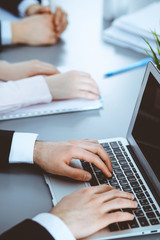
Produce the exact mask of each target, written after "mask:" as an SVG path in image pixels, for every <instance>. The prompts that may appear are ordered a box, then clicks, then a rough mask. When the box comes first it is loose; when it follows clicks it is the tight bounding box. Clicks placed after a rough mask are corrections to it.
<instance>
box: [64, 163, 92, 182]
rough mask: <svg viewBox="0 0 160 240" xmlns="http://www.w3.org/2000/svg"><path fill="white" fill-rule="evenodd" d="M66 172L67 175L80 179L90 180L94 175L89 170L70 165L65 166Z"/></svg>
mask: <svg viewBox="0 0 160 240" xmlns="http://www.w3.org/2000/svg"><path fill="white" fill-rule="evenodd" d="M64 174H65V176H66V177H69V178H72V179H75V180H80V181H89V180H90V179H91V178H92V175H91V174H90V173H89V172H87V171H85V170H82V169H77V168H73V167H71V166H68V165H66V166H65V172H64Z"/></svg>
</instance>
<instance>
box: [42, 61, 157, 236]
mask: <svg viewBox="0 0 160 240" xmlns="http://www.w3.org/2000/svg"><path fill="white" fill-rule="evenodd" d="M99 142H100V144H102V146H103V147H104V149H105V150H106V152H107V153H108V155H109V156H110V158H111V161H112V166H113V169H114V172H113V177H112V178H111V179H108V178H107V177H106V176H105V175H104V174H103V173H102V172H101V171H100V170H99V169H98V168H97V167H96V166H94V165H92V164H90V163H88V162H84V161H80V160H73V161H72V164H73V165H74V166H75V167H79V168H84V169H85V170H87V171H89V172H91V174H92V176H93V177H92V180H91V181H90V183H89V182H86V183H84V182H78V181H77V182H76V181H74V180H70V179H68V178H62V177H56V176H53V175H45V179H46V182H47V184H48V186H49V189H50V192H51V195H52V198H53V204H54V205H55V204H57V203H58V202H59V201H60V200H61V199H62V198H63V197H64V196H65V195H68V194H70V193H72V192H74V191H76V190H78V189H81V188H84V187H88V186H96V185H100V184H108V185H111V186H113V187H115V188H117V189H120V190H123V191H127V192H132V193H133V194H134V195H135V196H136V197H135V198H136V200H137V202H138V208H137V209H136V210H133V211H132V210H131V209H121V211H129V212H132V213H134V215H135V218H134V220H133V221H129V222H121V223H114V224H111V225H109V226H108V227H106V228H105V229H103V230H101V231H99V232H97V233H96V234H94V235H92V236H89V237H88V238H85V239H101V240H102V239H116V238H125V237H131V236H138V235H145V234H155V233H158V232H160V72H159V71H158V70H157V68H156V67H155V66H154V64H153V63H152V62H149V63H148V65H147V68H146V71H145V75H144V79H143V82H142V85H141V89H140V93H139V96H138V99H137V102H136V106H135V109H134V111H133V116H132V119H131V122H130V126H129V129H128V133H127V137H126V139H125V138H112V139H103V140H99ZM77 204H78V203H77Z"/></svg>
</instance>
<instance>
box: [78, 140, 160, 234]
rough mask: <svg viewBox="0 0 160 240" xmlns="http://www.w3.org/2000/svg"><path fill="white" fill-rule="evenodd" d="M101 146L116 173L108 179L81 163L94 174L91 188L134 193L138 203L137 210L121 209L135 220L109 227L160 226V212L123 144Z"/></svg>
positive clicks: (91, 167) (95, 168)
mask: <svg viewBox="0 0 160 240" xmlns="http://www.w3.org/2000/svg"><path fill="white" fill-rule="evenodd" d="M101 145H102V146H103V148H104V149H105V150H106V152H107V153H108V155H109V157H110V159H111V162H112V167H113V170H114V171H113V175H112V178H107V177H106V176H105V175H104V174H103V173H102V171H101V170H100V169H98V168H97V167H96V166H95V165H93V164H91V163H88V162H84V161H81V163H82V166H83V168H84V169H85V170H86V171H88V172H90V173H91V174H92V179H91V181H90V184H91V186H96V185H100V184H108V185H110V186H112V187H115V188H116V189H119V190H122V191H126V192H130V193H133V194H134V196H135V200H136V201H137V202H138V208H137V209H136V210H131V209H120V211H126V212H130V213H133V214H134V216H135V218H134V220H133V221H129V222H119V223H114V224H111V225H109V229H110V231H118V230H126V229H130V228H138V227H147V226H150V225H157V224H160V211H159V210H158V209H157V207H156V206H155V204H154V203H153V200H152V198H151V197H150V194H149V192H148V191H147V189H146V187H145V186H144V184H143V181H142V180H141V178H140V176H139V174H138V172H137V170H136V169H135V166H134V165H133V163H132V161H131V159H130V157H129V156H128V154H127V152H126V151H125V148H124V147H123V144H122V143H121V142H120V141H118V142H109V143H102V144H101Z"/></svg>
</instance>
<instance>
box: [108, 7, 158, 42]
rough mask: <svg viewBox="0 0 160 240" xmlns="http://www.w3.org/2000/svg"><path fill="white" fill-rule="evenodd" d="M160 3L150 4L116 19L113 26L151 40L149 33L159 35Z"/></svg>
mask: <svg viewBox="0 0 160 240" xmlns="http://www.w3.org/2000/svg"><path fill="white" fill-rule="evenodd" d="M159 13H160V2H156V3H152V4H150V5H148V6H147V7H145V8H143V9H141V10H139V11H137V12H135V13H132V14H129V15H125V16H122V17H120V18H118V19H116V20H115V21H114V23H113V25H114V26H116V27H119V28H121V29H123V30H126V31H128V32H132V33H135V34H140V35H141V36H144V37H148V38H151V39H153V37H152V34H151V33H150V31H151V30H152V31H156V32H157V34H160V14H159Z"/></svg>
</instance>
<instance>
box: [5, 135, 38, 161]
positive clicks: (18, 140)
mask: <svg viewBox="0 0 160 240" xmlns="http://www.w3.org/2000/svg"><path fill="white" fill-rule="evenodd" d="M37 137H38V135H37V134H34V133H17V132H15V133H14V134H13V138H12V144H11V150H10V155H9V163H31V164H33V163H34V162H33V151H34V145H35V141H36V139H37Z"/></svg>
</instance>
